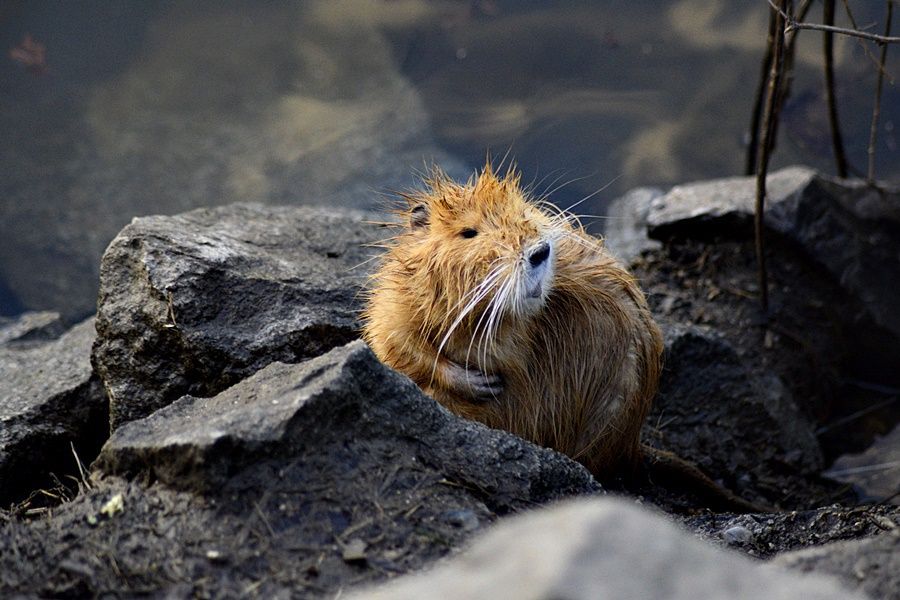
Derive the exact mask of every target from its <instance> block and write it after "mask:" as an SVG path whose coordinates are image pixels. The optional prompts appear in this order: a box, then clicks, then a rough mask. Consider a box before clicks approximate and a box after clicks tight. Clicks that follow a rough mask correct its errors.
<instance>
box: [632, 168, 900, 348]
mask: <svg viewBox="0 0 900 600" xmlns="http://www.w3.org/2000/svg"><path fill="white" fill-rule="evenodd" d="M767 181H768V199H767V204H766V215H765V224H766V227H767V228H768V229H769V230H771V231H773V232H776V233H777V234H779V235H780V236H781V237H782V238H784V239H786V240H788V241H789V242H790V243H792V244H794V245H795V246H796V247H798V248H800V249H802V251H803V252H804V253H805V254H806V256H807V258H808V259H809V260H810V261H812V262H813V263H816V264H818V265H820V266H822V267H824V268H825V269H826V270H827V271H828V272H830V273H831V275H832V276H833V277H834V278H835V280H836V281H838V282H839V283H840V284H841V286H842V287H843V288H844V289H845V290H847V291H848V292H849V293H850V294H851V295H852V296H853V297H855V298H857V299H859V301H860V302H861V303H862V304H863V306H865V308H866V311H868V312H869V313H870V314H871V316H872V318H873V319H874V321H875V323H876V324H877V325H879V326H881V327H883V328H885V329H887V330H888V331H890V332H891V333H892V334H893V336H895V337H897V336H900V311H897V310H896V305H897V303H896V290H897V289H898V287H900V190H897V189H888V190H885V191H879V190H876V189H873V188H870V187H867V186H866V184H865V183H864V182H860V181H847V180H835V179H830V178H827V177H824V176H821V175H817V174H816V173H815V172H814V171H812V170H810V169H807V168H803V167H789V168H786V169H782V170H780V171H777V172H775V173H773V174H772V175H771V176H770V177H769V179H768V180H767ZM754 207H755V180H754V179H753V178H750V177H735V178H729V179H721V180H716V181H707V182H702V183H696V184H690V185H683V186H676V187H675V188H673V189H672V190H671V191H670V192H669V193H668V194H666V195H665V196H662V197H660V198H657V199H655V200H654V201H653V202H652V203H651V206H650V211H649V213H648V216H647V225H648V229H649V233H650V236H651V237H653V238H656V239H660V240H667V239H670V238H673V237H674V238H677V237H697V238H709V237H713V236H716V235H726V236H727V235H730V234H732V233H738V234H739V235H742V236H746V235H749V233H750V231H752V227H753V213H754ZM852 320H853V317H852V316H851V317H849V318H848V321H852Z"/></svg>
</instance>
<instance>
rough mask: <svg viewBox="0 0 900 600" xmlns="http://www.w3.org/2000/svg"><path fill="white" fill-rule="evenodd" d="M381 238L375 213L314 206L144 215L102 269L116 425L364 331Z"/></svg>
mask: <svg viewBox="0 0 900 600" xmlns="http://www.w3.org/2000/svg"><path fill="white" fill-rule="evenodd" d="M380 236H381V232H379V231H378V229H377V228H376V227H375V226H374V225H369V224H367V223H366V222H365V215H364V214H363V213H359V212H353V211H337V210H325V209H318V208H306V207H296V208H287V207H265V206H261V205H231V206H227V207H222V208H215V209H199V210H196V211H192V212H188V213H185V214H182V215H178V216H175V217H145V218H140V219H135V220H134V221H133V222H132V224H131V225H129V226H128V227H126V228H125V229H123V230H122V232H121V233H120V234H119V235H118V236H116V239H115V240H113V242H112V243H111V244H110V246H109V248H108V249H107V251H106V253H105V254H104V256H103V261H102V263H101V268H100V298H99V301H98V313H97V334H98V337H97V342H96V344H95V346H94V354H93V363H94V367H95V369H96V371H97V373H98V374H99V375H100V377H101V379H102V380H103V382H104V384H105V385H106V388H107V390H108V392H109V395H110V413H111V414H110V418H111V424H112V427H113V428H116V427H118V426H119V425H121V424H122V423H125V422H128V421H131V420H133V419H137V418H141V417H144V416H146V415H149V414H150V413H152V412H153V411H154V410H156V409H158V408H160V407H162V406H165V405H167V404H169V403H171V402H172V401H174V400H176V399H177V398H178V397H180V396H182V395H184V394H193V395H197V396H211V395H213V394H215V393H217V392H219V391H221V390H223V389H225V388H226V387H228V386H229V385H232V384H233V383H235V382H237V381H239V380H240V379H241V378H242V377H245V376H247V375H249V374H251V373H253V372H255V371H257V370H258V369H260V368H262V367H264V366H265V365H267V364H269V363H271V362H274V361H282V362H298V361H300V360H303V359H306V358H310V357H313V356H317V355H319V354H322V353H323V352H325V351H327V350H329V349H330V348H333V347H335V346H338V345H341V344H345V343H347V342H348V341H350V340H352V339H354V338H355V337H357V312H358V310H359V298H358V295H359V292H360V289H361V287H362V285H363V284H364V282H365V277H366V271H365V269H364V268H363V266H364V265H363V263H365V262H366V260H367V259H368V258H369V257H370V255H371V253H370V250H369V249H368V248H366V247H365V245H366V244H368V243H370V242H373V241H375V240H376V239H378V238H379V237H380ZM361 265H362V266H361Z"/></svg>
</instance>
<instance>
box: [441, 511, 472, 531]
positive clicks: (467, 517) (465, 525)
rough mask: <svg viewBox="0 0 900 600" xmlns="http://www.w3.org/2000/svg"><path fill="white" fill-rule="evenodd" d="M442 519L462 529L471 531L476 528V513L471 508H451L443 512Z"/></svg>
mask: <svg viewBox="0 0 900 600" xmlns="http://www.w3.org/2000/svg"><path fill="white" fill-rule="evenodd" d="M444 519H446V521H447V522H448V523H450V524H451V525H453V526H454V527H459V528H460V529H462V530H463V531H472V530H473V529H478V526H479V525H480V523H479V522H478V515H476V514H475V512H474V511H471V510H451V511H448V512H446V513H444Z"/></svg>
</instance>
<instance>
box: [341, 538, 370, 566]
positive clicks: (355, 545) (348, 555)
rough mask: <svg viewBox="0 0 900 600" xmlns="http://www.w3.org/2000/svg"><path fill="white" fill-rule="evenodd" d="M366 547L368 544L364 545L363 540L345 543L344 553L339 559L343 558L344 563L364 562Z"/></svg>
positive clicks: (357, 539)
mask: <svg viewBox="0 0 900 600" xmlns="http://www.w3.org/2000/svg"><path fill="white" fill-rule="evenodd" d="M367 547H368V544H366V543H365V542H364V541H363V540H361V539H359V538H355V539H352V540H350V541H349V542H348V543H347V545H346V546H344V551H343V553H342V554H341V558H343V559H344V561H345V562H354V561H361V560H366V548H367Z"/></svg>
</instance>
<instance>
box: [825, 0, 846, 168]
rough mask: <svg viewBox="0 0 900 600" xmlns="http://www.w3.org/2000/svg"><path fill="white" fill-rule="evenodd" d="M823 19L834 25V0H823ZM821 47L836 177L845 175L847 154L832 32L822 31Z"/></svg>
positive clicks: (826, 22)
mask: <svg viewBox="0 0 900 600" xmlns="http://www.w3.org/2000/svg"><path fill="white" fill-rule="evenodd" d="M824 5H825V7H824V13H823V20H824V21H825V24H826V25H834V0H825V1H824ZM822 47H823V52H824V53H825V98H826V101H827V103H828V124H829V125H830V126H831V147H832V152H833V154H834V163H835V168H836V169H837V174H838V177H841V178H846V177H847V155H846V154H844V139H843V136H842V135H841V123H840V119H839V118H838V112H837V102H836V100H835V95H834V33H833V32H831V31H825V32H823V33H822Z"/></svg>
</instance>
